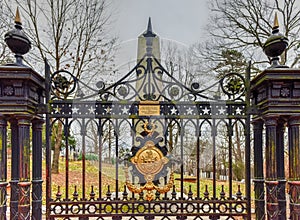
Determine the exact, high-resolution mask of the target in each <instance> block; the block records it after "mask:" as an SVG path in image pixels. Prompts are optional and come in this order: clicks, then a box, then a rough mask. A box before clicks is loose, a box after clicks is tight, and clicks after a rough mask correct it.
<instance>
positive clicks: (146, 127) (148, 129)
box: [143, 121, 155, 135]
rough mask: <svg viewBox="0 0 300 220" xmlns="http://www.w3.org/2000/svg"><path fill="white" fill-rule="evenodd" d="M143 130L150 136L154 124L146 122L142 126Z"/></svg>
mask: <svg viewBox="0 0 300 220" xmlns="http://www.w3.org/2000/svg"><path fill="white" fill-rule="evenodd" d="M143 129H144V131H145V132H146V133H147V134H148V135H152V134H153V132H154V130H155V124H154V123H153V122H148V121H146V122H145V123H144V124H143Z"/></svg>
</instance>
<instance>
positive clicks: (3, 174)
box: [0, 115, 8, 219]
mask: <svg viewBox="0 0 300 220" xmlns="http://www.w3.org/2000/svg"><path fill="white" fill-rule="evenodd" d="M6 131H7V122H6V120H5V118H4V117H3V116H2V115H1V116H0V219H6V207H7V205H6V202H7V190H6V187H7V184H8V183H7V134H6Z"/></svg>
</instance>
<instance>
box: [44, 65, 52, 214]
mask: <svg viewBox="0 0 300 220" xmlns="http://www.w3.org/2000/svg"><path fill="white" fill-rule="evenodd" d="M49 100H50V66H49V64H48V61H47V59H45V102H46V123H45V126H46V128H45V129H46V131H45V133H46V134H45V135H46V217H47V218H49V217H50V205H49V203H50V201H51V141H50V139H51V128H52V126H51V122H50V106H49Z"/></svg>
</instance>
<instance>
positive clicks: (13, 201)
mask: <svg viewBox="0 0 300 220" xmlns="http://www.w3.org/2000/svg"><path fill="white" fill-rule="evenodd" d="M10 129H11V180H10V182H9V183H10V219H11V220H17V219H18V201H19V187H18V182H19V176H20V174H19V160H20V158H19V147H18V145H19V135H18V133H19V131H18V121H17V120H16V119H12V120H10Z"/></svg>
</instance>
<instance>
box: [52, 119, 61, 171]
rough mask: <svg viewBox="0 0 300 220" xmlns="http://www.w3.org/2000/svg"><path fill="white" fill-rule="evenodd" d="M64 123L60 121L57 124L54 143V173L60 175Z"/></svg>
mask: <svg viewBox="0 0 300 220" xmlns="http://www.w3.org/2000/svg"><path fill="white" fill-rule="evenodd" d="M54 128H55V127H54ZM62 132H63V131H62V123H61V122H60V121H59V122H58V123H57V127H56V131H55V132H53V133H54V135H55V139H54V140H55V141H54V153H53V161H52V169H51V171H52V173H59V154H60V148H61V143H62Z"/></svg>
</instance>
